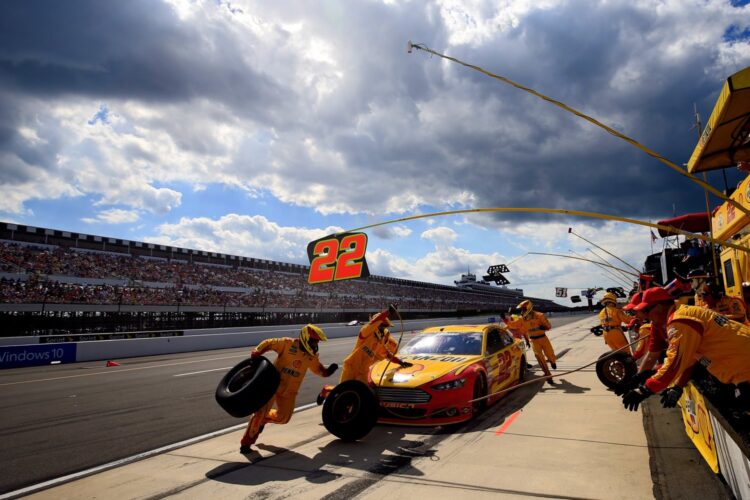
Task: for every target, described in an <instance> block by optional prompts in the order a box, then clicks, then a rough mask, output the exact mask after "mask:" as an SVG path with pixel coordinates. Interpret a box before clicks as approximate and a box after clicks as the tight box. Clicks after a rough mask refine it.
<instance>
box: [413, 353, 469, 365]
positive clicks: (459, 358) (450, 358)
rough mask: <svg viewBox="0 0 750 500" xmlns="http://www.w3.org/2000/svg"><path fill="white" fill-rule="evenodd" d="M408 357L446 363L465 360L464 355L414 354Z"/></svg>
mask: <svg viewBox="0 0 750 500" xmlns="http://www.w3.org/2000/svg"><path fill="white" fill-rule="evenodd" d="M409 359H416V360H418V361H444V362H447V363H460V362H461V361H466V356H432V355H430V354H416V355H414V356H410V357H409Z"/></svg>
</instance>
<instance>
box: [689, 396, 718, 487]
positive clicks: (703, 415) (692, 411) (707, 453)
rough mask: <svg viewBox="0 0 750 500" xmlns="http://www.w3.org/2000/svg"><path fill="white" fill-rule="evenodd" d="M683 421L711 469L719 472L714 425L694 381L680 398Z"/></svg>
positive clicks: (694, 443)
mask: <svg viewBox="0 0 750 500" xmlns="http://www.w3.org/2000/svg"><path fill="white" fill-rule="evenodd" d="M680 406H681V407H682V421H683V422H684V424H685V432H686V433H687V435H688V437H689V438H690V440H691V441H692V442H693V445H694V446H695V447H696V448H697V449H698V451H699V452H700V454H701V455H702V456H703V459H704V460H705V461H706V463H707V464H708V466H709V467H711V470H712V471H714V472H717V473H718V472H719V458H718V456H717V455H716V441H715V440H714V430H713V425H711V418H710V416H709V413H708V408H707V407H706V401H705V400H704V399H703V395H702V394H701V393H700V392H698V389H696V388H695V385H693V383H692V382H688V384H687V385H686V386H685V391H684V392H683V393H682V398H680Z"/></svg>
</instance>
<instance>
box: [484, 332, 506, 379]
mask: <svg viewBox="0 0 750 500" xmlns="http://www.w3.org/2000/svg"><path fill="white" fill-rule="evenodd" d="M503 347H504V346H503V339H502V336H501V331H500V330H499V329H498V328H490V329H489V330H488V331H487V342H486V345H485V353H484V357H485V360H486V366H487V384H488V387H489V389H490V392H494V391H495V387H496V386H497V380H498V378H499V376H500V371H501V360H502V350H503Z"/></svg>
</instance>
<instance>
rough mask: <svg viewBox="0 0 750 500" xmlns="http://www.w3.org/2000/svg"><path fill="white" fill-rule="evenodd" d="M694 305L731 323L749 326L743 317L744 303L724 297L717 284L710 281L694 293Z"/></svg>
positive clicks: (744, 316) (740, 300) (735, 298)
mask: <svg viewBox="0 0 750 500" xmlns="http://www.w3.org/2000/svg"><path fill="white" fill-rule="evenodd" d="M695 305H696V306H700V307H705V308H708V309H711V310H712V311H714V312H715V313H718V314H721V315H722V316H726V317H727V318H729V319H731V320H732V321H737V322H739V323H744V324H745V325H750V323H748V321H747V317H746V315H745V302H744V301H743V300H742V299H738V298H737V297H729V296H727V295H725V294H724V290H723V289H722V288H721V287H720V286H719V285H718V283H716V281H713V280H711V279H709V280H707V281H706V282H705V283H702V284H701V285H700V286H699V287H698V289H697V290H696V291H695Z"/></svg>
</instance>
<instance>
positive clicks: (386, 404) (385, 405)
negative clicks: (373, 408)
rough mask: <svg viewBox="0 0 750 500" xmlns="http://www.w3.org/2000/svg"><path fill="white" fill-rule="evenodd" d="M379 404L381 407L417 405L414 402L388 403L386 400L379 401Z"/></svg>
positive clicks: (409, 406) (413, 406) (410, 406)
mask: <svg viewBox="0 0 750 500" xmlns="http://www.w3.org/2000/svg"><path fill="white" fill-rule="evenodd" d="M380 406H382V407H383V408H416V407H417V405H415V404H414V403H389V402H387V401H381V402H380Z"/></svg>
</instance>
